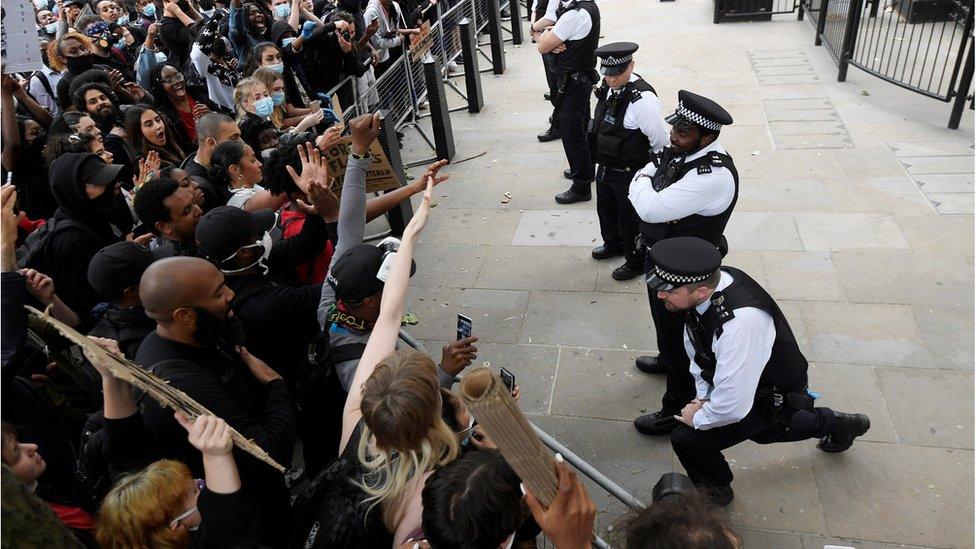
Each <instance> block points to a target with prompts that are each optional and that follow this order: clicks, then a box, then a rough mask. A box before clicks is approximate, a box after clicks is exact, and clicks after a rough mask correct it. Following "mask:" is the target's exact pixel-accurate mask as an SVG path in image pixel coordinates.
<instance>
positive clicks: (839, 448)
mask: <svg viewBox="0 0 976 549" xmlns="http://www.w3.org/2000/svg"><path fill="white" fill-rule="evenodd" d="M834 415H835V416H837V423H836V424H835V425H834V430H833V431H831V432H830V434H828V435H827V436H825V437H823V438H822V439H820V443H819V444H817V448H820V449H821V450H823V451H824V452H828V453H831V454H836V453H839V452H843V451H844V450H846V449H848V448H850V447H851V445H852V444H854V439H855V438H857V437H859V436H861V435H863V434H864V433H866V432H868V429H870V428H871V420H870V419H869V418H868V416H866V415H864V414H845V413H843V412H834Z"/></svg>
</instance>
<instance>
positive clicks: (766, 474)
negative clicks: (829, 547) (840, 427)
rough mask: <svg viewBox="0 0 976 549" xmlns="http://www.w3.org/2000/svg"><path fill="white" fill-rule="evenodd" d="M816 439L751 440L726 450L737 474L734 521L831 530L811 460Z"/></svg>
mask: <svg viewBox="0 0 976 549" xmlns="http://www.w3.org/2000/svg"><path fill="white" fill-rule="evenodd" d="M814 442H815V441H801V442H790V443H782V444H769V445H761V444H756V443H754V442H751V441H746V442H743V443H742V444H738V445H736V446H733V447H732V448H730V449H728V450H726V451H725V452H724V455H725V458H726V459H727V460H728V462H729V467H731V468H732V474H733V475H734V476H735V478H734V480H733V481H732V488H733V489H734V490H735V500H734V501H733V502H732V504H731V505H729V507H728V510H729V519H730V520H731V521H732V524H734V525H736V526H746V527H751V528H769V529H771V530H788V531H791V532H809V533H821V534H825V533H827V529H826V528H827V527H826V523H825V521H824V514H823V509H822V508H821V503H820V495H819V493H818V490H817V486H816V480H815V478H814V471H813V465H812V460H811V459H810V451H809V448H810V447H812V446H813V445H814ZM759 486H762V489H758V488H757V487H759Z"/></svg>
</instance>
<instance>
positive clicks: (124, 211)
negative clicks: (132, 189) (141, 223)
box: [91, 190, 132, 234]
mask: <svg viewBox="0 0 976 549" xmlns="http://www.w3.org/2000/svg"><path fill="white" fill-rule="evenodd" d="M91 202H92V206H94V207H95V210H97V211H98V213H99V214H100V215H101V216H102V217H103V218H105V219H106V220H107V221H108V222H109V223H111V224H112V225H115V227H116V228H117V229H118V230H119V231H121V232H122V234H125V233H128V232H129V231H131V230H132V212H131V211H129V205H128V204H127V203H126V202H125V197H124V196H122V194H121V193H119V194H116V193H115V192H114V191H113V190H106V191H105V192H104V193H102V194H101V195H99V196H97V197H95V198H94V199H92V201H91Z"/></svg>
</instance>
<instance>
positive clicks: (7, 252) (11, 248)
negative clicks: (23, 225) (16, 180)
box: [0, 183, 17, 273]
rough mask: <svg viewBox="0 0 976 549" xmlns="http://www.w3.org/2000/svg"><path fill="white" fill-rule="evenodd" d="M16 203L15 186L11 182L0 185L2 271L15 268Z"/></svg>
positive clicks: (0, 259) (0, 260) (0, 254)
mask: <svg viewBox="0 0 976 549" xmlns="http://www.w3.org/2000/svg"><path fill="white" fill-rule="evenodd" d="M16 203H17V188H16V187H14V186H13V184H12V183H7V184H6V185H4V186H3V187H0V262H2V263H3V265H2V267H3V272H5V273H6V272H9V271H13V270H14V269H16V268H17V256H16V251H15V250H16V246H17V214H15V213H14V205H15V204H16Z"/></svg>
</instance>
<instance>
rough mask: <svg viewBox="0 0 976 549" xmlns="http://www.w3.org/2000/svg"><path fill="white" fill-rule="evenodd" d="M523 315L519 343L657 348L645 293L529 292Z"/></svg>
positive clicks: (614, 347)
mask: <svg viewBox="0 0 976 549" xmlns="http://www.w3.org/2000/svg"><path fill="white" fill-rule="evenodd" d="M525 318H526V322H525V326H524V328H523V330H522V336H521V337H520V338H519V342H521V343H541V344H545V345H572V346H576V347H603V348H607V349H655V348H657V344H656V343H655V339H654V330H653V328H652V325H651V315H650V305H649V304H648V301H647V296H646V295H641V294H600V293H592V292H532V293H531V295H530V297H529V305H528V309H527V311H526V315H525ZM622 319H623V320H624V322H621V320H622ZM625 346H626V347H625Z"/></svg>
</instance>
